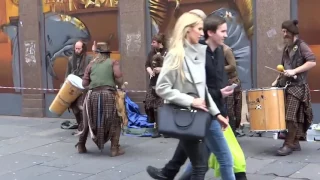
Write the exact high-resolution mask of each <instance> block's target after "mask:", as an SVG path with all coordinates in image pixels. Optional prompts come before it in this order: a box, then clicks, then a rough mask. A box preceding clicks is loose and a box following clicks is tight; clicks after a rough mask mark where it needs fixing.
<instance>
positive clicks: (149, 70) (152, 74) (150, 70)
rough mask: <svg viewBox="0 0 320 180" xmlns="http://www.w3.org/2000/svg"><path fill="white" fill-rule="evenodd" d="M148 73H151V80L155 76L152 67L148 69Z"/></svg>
mask: <svg viewBox="0 0 320 180" xmlns="http://www.w3.org/2000/svg"><path fill="white" fill-rule="evenodd" d="M147 72H148V73H149V76H150V78H152V77H153V76H154V75H155V74H154V72H153V70H152V69H151V68H150V67H148V68H147Z"/></svg>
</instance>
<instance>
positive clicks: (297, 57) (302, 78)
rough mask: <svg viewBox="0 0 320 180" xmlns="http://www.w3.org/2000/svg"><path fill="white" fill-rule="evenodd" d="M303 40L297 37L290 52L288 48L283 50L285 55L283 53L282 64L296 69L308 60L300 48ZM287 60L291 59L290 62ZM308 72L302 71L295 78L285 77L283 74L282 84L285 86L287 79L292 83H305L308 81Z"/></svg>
mask: <svg viewBox="0 0 320 180" xmlns="http://www.w3.org/2000/svg"><path fill="white" fill-rule="evenodd" d="M302 42H303V41H302V40H300V39H297V40H296V41H295V43H294V45H293V49H292V50H291V51H293V52H290V53H289V54H288V52H287V51H286V49H287V48H284V50H283V55H282V60H281V64H282V65H283V66H284V67H285V69H286V67H288V66H289V67H290V68H291V69H295V68H297V67H299V66H302V65H303V64H304V63H305V62H306V60H305V59H304V58H303V57H302V53H301V49H300V44H301V43H302ZM286 60H289V62H286ZM307 74H308V72H307V71H305V72H302V73H299V74H297V79H294V78H292V77H285V76H284V75H282V76H281V78H280V84H279V85H280V86H285V83H286V82H287V81H289V82H291V85H293V86H294V85H303V84H306V83H307Z"/></svg>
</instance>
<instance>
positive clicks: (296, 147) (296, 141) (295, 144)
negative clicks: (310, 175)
mask: <svg viewBox="0 0 320 180" xmlns="http://www.w3.org/2000/svg"><path fill="white" fill-rule="evenodd" d="M292 149H293V151H301V146H300V143H299V138H295V139H294V141H293V148H292Z"/></svg>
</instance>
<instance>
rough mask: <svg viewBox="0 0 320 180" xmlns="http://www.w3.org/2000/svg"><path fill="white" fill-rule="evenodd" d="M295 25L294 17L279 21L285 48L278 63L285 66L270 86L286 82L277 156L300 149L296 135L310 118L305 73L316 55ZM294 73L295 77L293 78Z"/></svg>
mask: <svg viewBox="0 0 320 180" xmlns="http://www.w3.org/2000/svg"><path fill="white" fill-rule="evenodd" d="M297 25H298V21H297V20H287V21H284V22H283V23H282V26H281V27H282V32H283V38H284V42H285V48H284V50H283V55H282V61H281V64H282V65H283V66H284V68H285V70H284V73H283V74H280V75H279V76H278V78H277V79H276V81H275V82H274V83H272V86H277V87H284V86H286V84H287V83H289V85H288V86H287V88H286V89H285V93H286V98H285V101H286V102H285V104H286V113H285V119H286V126H287V129H288V134H287V136H286V139H285V141H284V144H283V146H282V147H281V148H280V149H278V150H277V154H278V155H281V156H286V155H289V154H291V153H292V152H293V151H301V147H300V144H299V139H300V138H301V137H305V133H306V131H307V129H308V128H309V126H310V125H311V123H312V120H313V114H312V107H311V97H310V89H309V86H308V83H307V73H308V71H309V70H310V69H311V68H313V67H314V66H315V65H316V61H315V59H316V57H315V55H314V54H313V52H312V51H311V49H310V48H309V46H308V45H307V44H306V43H305V42H304V41H302V40H301V39H299V38H298V34H299V28H298V26H297ZM295 75H296V76H297V78H293V76H295Z"/></svg>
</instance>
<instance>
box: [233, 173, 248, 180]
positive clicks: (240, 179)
mask: <svg viewBox="0 0 320 180" xmlns="http://www.w3.org/2000/svg"><path fill="white" fill-rule="evenodd" d="M234 175H235V176H236V180H247V175H246V173H245V172H239V173H234Z"/></svg>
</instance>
